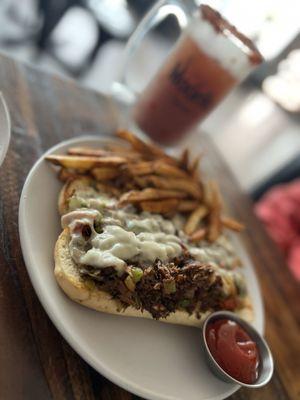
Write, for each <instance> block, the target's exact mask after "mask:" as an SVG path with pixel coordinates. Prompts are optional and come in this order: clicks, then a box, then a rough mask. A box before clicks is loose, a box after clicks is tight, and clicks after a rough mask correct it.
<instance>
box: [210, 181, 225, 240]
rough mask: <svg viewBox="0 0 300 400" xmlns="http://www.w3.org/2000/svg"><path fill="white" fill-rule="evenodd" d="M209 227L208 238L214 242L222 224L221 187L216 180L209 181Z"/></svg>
mask: <svg viewBox="0 0 300 400" xmlns="http://www.w3.org/2000/svg"><path fill="white" fill-rule="evenodd" d="M209 193H210V194H209V208H210V213H209V229H208V240H209V241H211V242H214V241H215V240H216V239H218V237H219V236H220V233H221V230H222V226H221V218H220V215H221V208H222V201H221V195H220V192H219V187H218V185H217V184H216V182H210V183H209Z"/></svg>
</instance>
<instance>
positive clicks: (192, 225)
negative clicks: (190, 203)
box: [184, 204, 208, 235]
mask: <svg viewBox="0 0 300 400" xmlns="http://www.w3.org/2000/svg"><path fill="white" fill-rule="evenodd" d="M207 213H208V209H207V207H206V206H204V205H203V204H201V205H200V206H199V207H198V208H196V210H194V211H193V212H192V213H191V214H190V215H189V217H188V220H187V222H186V224H185V227H184V231H185V233H186V234H187V235H192V234H193V233H194V232H195V231H196V229H197V227H198V225H199V223H200V221H201V220H202V219H203V218H204V217H206V215H207Z"/></svg>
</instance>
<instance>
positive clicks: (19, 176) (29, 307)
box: [0, 55, 300, 400]
mask: <svg viewBox="0 0 300 400" xmlns="http://www.w3.org/2000/svg"><path fill="white" fill-rule="evenodd" d="M0 90H1V91H2V92H3V94H4V96H5V99H6V100H7V103H8V107H9V110H10V113H11V118H12V140H11V144H10V147H9V152H8V155H7V157H6V159H5V162H4V164H3V165H2V167H1V170H0V399H1V400H2V399H3V400H17V399H26V400H27V399H28V400H36V399H37V400H40V399H41V400H47V399H59V400H60V399H63V400H64V399H70V400H73V399H76V400H79V399H80V400H94V399H103V400H133V399H137V397H136V396H134V395H131V394H130V393H128V392H126V391H125V390H123V389H121V388H119V387H118V386H116V385H114V384H113V383H111V382H109V381H108V380H106V379H105V378H103V377H102V376H101V375H99V374H98V373H97V372H96V371H95V370H94V369H93V368H91V367H90V366H89V365H88V364H86V363H85V362H84V361H83V360H82V359H81V358H80V357H79V356H78V355H77V354H76V353H75V352H74V351H73V350H72V349H71V348H70V346H69V345H68V344H67V343H66V342H65V340H64V339H63V338H62V337H61V335H60V334H59V333H58V331H57V330H56V328H55V327H54V326H53V324H52V323H51V321H50V320H49V318H48V317H47V315H46V313H45V311H44V310H43V308H42V306H41V305H40V303H39V300H38V298H37V296H36V294H35V292H34V290H33V288H32V285H31V283H30V280H29V277H28V274H27V271H26V268H25V265H24V261H23V258H22V253H21V248H20V242H19V234H18V222H17V221H18V206H19V198H20V193H21V190H22V186H23V183H24V180H25V178H26V176H27V173H28V172H29V170H30V168H31V167H32V165H33V163H34V162H35V161H36V160H37V158H38V157H39V156H40V155H41V154H42V153H43V152H44V151H45V150H47V149H48V148H49V147H50V146H53V145H54V144H56V143H58V142H60V141H61V140H63V139H66V138H71V137H74V136H78V135H80V134H83V133H84V134H86V133H89V134H97V133H99V132H109V131H112V129H113V128H114V127H113V126H112V123H111V120H110V118H109V115H110V105H109V102H108V101H107V100H106V99H105V98H104V97H103V96H101V95H99V94H96V93H94V92H91V91H87V90H85V89H83V88H80V87H78V86H76V85H75V84H73V83H72V82H69V81H62V80H60V79H58V78H56V77H53V76H51V75H46V74H44V73H42V72H39V71H37V70H35V69H32V68H29V67H26V66H24V65H21V64H18V63H15V62H14V61H12V60H10V59H8V58H6V57H4V56H2V55H0ZM198 146H201V147H202V148H204V149H205V152H206V154H207V156H206V162H205V164H206V169H207V170H208V172H209V173H210V174H211V175H213V176H214V177H216V178H217V179H218V180H219V181H220V183H221V186H222V189H223V193H224V195H225V198H226V201H227V203H228V204H229V205H230V208H231V211H232V214H233V215H235V216H236V217H238V218H239V219H240V220H242V221H243V222H244V223H245V224H246V226H247V227H248V229H247V231H246V232H245V233H243V241H244V244H245V246H246V248H247V250H248V253H249V254H250V256H251V258H252V261H253V264H254V265H255V268H256V272H257V275H258V278H259V281H260V285H261V289H262V292H263V297H264V301H265V310H266V337H267V340H268V342H269V344H270V346H271V348H272V351H273V354H274V358H275V373H274V377H273V379H272V381H271V382H270V383H269V384H268V385H267V386H266V387H264V388H262V389H259V390H255V391H251V390H247V389H241V390H240V391H238V392H237V393H236V394H235V395H233V396H232V397H231V398H232V399H234V400H246V399H253V400H254V399H255V400H274V399H275V400H276V399H280V400H284V399H297V398H300V332H299V324H300V301H299V285H297V284H296V282H295V281H294V280H293V279H292V277H291V275H290V274H289V272H288V269H287V268H286V266H285V265H284V261H283V259H282V256H281V255H280V254H279V252H278V250H277V249H276V248H275V246H274V245H273V243H272V242H271V241H270V240H269V238H268V237H267V236H266V234H265V232H264V231H263V228H262V226H261V225H260V223H259V222H258V221H257V219H256V218H255V217H254V215H253V213H252V204H251V202H250V201H249V199H248V198H247V197H246V196H245V195H244V194H242V193H241V191H240V189H239V188H238V187H237V184H236V182H235V181H234V179H233V178H232V176H231V174H230V172H229V170H228V169H227V167H226V165H225V164H224V162H223V161H222V160H221V158H220V155H219V154H218V153H217V152H216V151H215V150H214V148H213V146H212V144H211V143H210V141H209V140H208V139H207V138H205V135H202V136H201V138H200V139H199V143H198ZM41 190H43V188H42V187H41ZM186 399H187V400H188V399H189V394H188V393H187V394H186Z"/></svg>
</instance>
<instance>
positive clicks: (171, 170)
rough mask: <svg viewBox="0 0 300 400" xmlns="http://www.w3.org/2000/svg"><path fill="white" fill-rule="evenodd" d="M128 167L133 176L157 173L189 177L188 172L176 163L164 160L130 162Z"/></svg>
mask: <svg viewBox="0 0 300 400" xmlns="http://www.w3.org/2000/svg"><path fill="white" fill-rule="evenodd" d="M126 168H127V170H128V171H129V172H130V174H131V175H132V176H142V175H149V174H157V175H161V176H166V177H173V178H184V179H189V176H188V174H187V173H186V172H184V171H182V170H181V169H180V168H178V167H176V166H175V165H171V164H169V163H167V162H165V161H164V160H157V161H140V162H137V163H132V164H128V165H127V167H126Z"/></svg>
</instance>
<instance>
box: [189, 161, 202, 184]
mask: <svg viewBox="0 0 300 400" xmlns="http://www.w3.org/2000/svg"><path fill="white" fill-rule="evenodd" d="M201 158H202V155H199V156H198V157H196V158H195V159H194V161H193V162H192V164H191V166H190V173H191V176H192V178H193V179H195V180H198V181H200V168H199V164H200V161H201Z"/></svg>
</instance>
